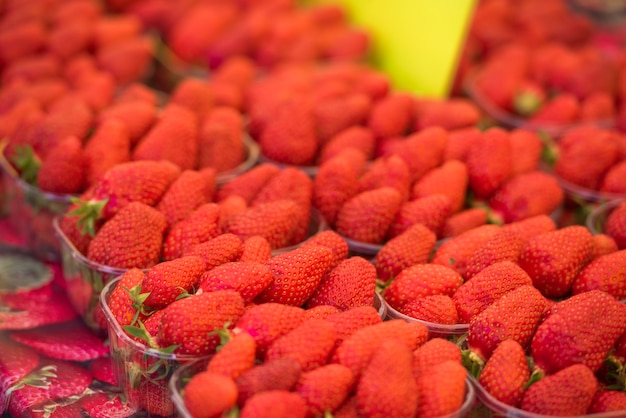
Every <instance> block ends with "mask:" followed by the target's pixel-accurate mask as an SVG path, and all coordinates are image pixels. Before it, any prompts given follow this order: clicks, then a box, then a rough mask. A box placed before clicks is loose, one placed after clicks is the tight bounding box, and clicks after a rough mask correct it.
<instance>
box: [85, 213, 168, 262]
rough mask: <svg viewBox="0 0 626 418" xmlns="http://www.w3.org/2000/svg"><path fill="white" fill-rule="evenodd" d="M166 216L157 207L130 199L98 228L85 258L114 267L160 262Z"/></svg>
mask: <svg viewBox="0 0 626 418" xmlns="http://www.w3.org/2000/svg"><path fill="white" fill-rule="evenodd" d="M166 226H167V225H166V221H165V216H163V215H162V214H161V213H160V212H159V211H157V210H156V209H154V208H152V207H150V206H148V205H146V204H144V203H141V202H131V203H129V204H128V205H126V206H125V207H124V208H123V209H121V210H120V211H119V212H118V213H117V214H116V215H115V216H113V217H112V218H111V219H110V220H109V221H107V222H106V223H105V224H104V225H102V227H101V228H100V229H99V230H98V233H97V234H96V236H95V237H94V238H93V240H91V242H90V243H89V250H88V252H87V257H88V258H89V259H90V260H91V261H93V262H96V263H99V264H103V265H106V266H110V267H117V268H131V267H138V268H148V267H151V266H153V265H155V264H156V263H158V262H159V259H160V257H161V246H162V244H163V234H164V232H165V228H166Z"/></svg>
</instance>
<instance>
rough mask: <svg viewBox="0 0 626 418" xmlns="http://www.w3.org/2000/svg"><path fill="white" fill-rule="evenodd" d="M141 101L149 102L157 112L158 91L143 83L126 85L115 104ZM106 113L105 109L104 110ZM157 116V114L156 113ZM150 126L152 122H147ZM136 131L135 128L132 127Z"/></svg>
mask: <svg viewBox="0 0 626 418" xmlns="http://www.w3.org/2000/svg"><path fill="white" fill-rule="evenodd" d="M135 101H140V102H143V103H147V104H150V105H152V107H153V109H154V111H155V112H156V105H157V103H158V99H157V94H156V91H155V90H153V89H151V88H149V87H148V86H146V85H145V84H143V83H139V82H137V83H131V84H129V85H127V86H125V87H124V88H123V89H122V90H121V91H120V92H119V95H118V96H116V98H115V104H121V103H128V102H135ZM103 112H104V113H106V111H105V110H103ZM155 116H156V114H155ZM146 125H148V126H150V125H152V123H149V124H146ZM131 131H134V129H131Z"/></svg>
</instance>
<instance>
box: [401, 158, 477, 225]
mask: <svg viewBox="0 0 626 418" xmlns="http://www.w3.org/2000/svg"><path fill="white" fill-rule="evenodd" d="M468 181H469V178H468V173H467V166H466V165H465V164H464V163H463V162H461V161H458V160H449V161H446V162H444V163H443V164H442V165H441V166H439V167H437V168H434V169H432V170H430V171H429V172H427V173H426V174H424V176H423V177H422V178H421V179H420V180H419V181H417V182H416V183H415V184H413V187H412V188H411V200H416V199H418V198H421V197H426V196H431V195H436V194H443V195H446V196H448V198H449V199H450V206H451V212H452V213H456V212H458V211H460V210H461V209H462V208H463V206H464V205H465V194H466V192H467V184H468Z"/></svg>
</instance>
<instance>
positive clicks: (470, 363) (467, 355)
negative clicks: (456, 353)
mask: <svg viewBox="0 0 626 418" xmlns="http://www.w3.org/2000/svg"><path fill="white" fill-rule="evenodd" d="M461 361H462V362H463V366H464V367H465V369H466V370H467V372H468V373H469V374H470V375H471V376H472V377H474V378H475V379H478V377H479V376H480V373H481V372H482V370H483V367H485V360H484V359H483V358H482V357H481V356H479V355H478V354H477V353H475V352H474V351H472V350H469V349H467V350H461Z"/></svg>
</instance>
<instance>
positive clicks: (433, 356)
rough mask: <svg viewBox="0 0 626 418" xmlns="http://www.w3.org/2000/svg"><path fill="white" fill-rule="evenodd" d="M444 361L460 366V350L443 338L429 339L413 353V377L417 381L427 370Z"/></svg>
mask: <svg viewBox="0 0 626 418" xmlns="http://www.w3.org/2000/svg"><path fill="white" fill-rule="evenodd" d="M445 361H454V362H457V363H459V364H461V350H460V349H459V347H458V346H457V345H456V344H454V343H453V342H451V341H449V340H446V339H445V338H441V337H435V338H431V339H430V340H428V341H426V342H425V343H424V344H423V345H422V346H420V347H417V349H415V350H414V351H413V375H414V376H415V378H416V379H417V378H418V376H420V375H421V374H423V373H425V372H426V370H428V369H429V368H431V367H433V366H434V367H437V366H438V365H439V364H441V363H443V362H445Z"/></svg>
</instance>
